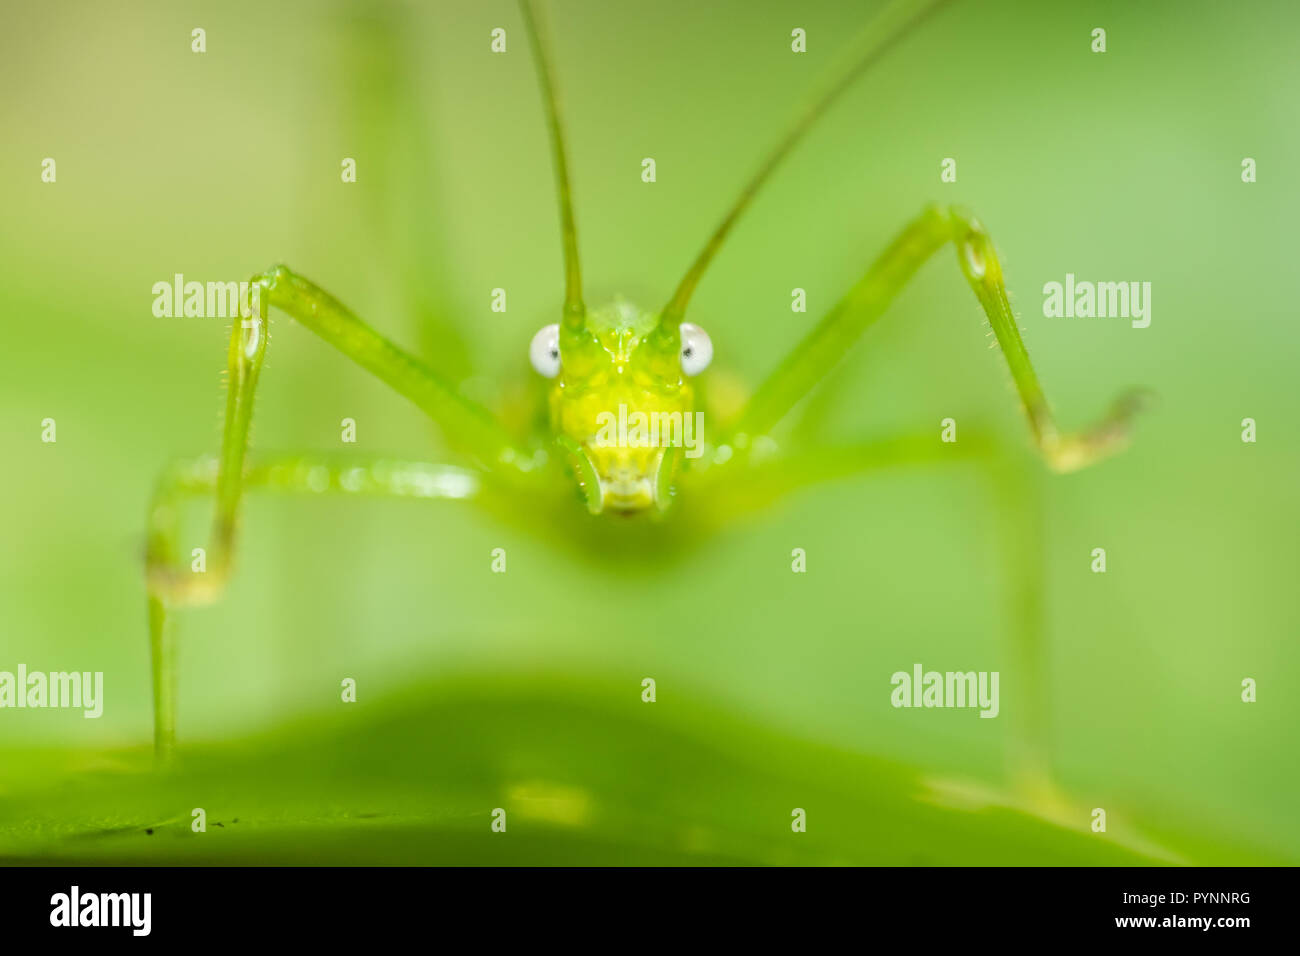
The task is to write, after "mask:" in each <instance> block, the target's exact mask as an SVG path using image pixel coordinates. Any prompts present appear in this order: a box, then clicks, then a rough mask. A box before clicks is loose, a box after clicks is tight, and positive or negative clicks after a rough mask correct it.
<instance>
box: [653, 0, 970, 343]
mask: <svg viewBox="0 0 1300 956" xmlns="http://www.w3.org/2000/svg"><path fill="white" fill-rule="evenodd" d="M947 2H948V0H919V2H918V0H895V2H894V3H892V4H891V5H890V6H889V8H888V9H886V10H885V12H884V13H882V14H880V15H879V16H878V17H876V18H875V19H874V20H872V21H871V23H870V24H868V26H867V28H866V29H865V30H864V31H863V33H862V35H861V36H860V37H859V39H858V40H857V41H856V42H855V43H853V44H852V45H851V47H850V49H851V53H850V54H849V59H848V61H847V62H846V63H845V64H844V65H842V66H840V67H839V68H838V69H836V70H833V71H832V72H831V73H830V74H829V76H830V78H829V81H827V82H825V84H824V88H823V90H822V92H821V93H819V94H817V95H815V96H813V97H812V99H811V100H809V103H808V105H807V106H805V107H804V109H803V111H802V112H801V113H800V114H799V115H798V116H797V117H796V118H795V120H794V122H793V123H792V124H791V125H790V127H789V128H788V129H787V130H786V132H785V135H784V136H782V137H781V139H780V140H779V141H778V142H777V144H776V146H775V147H774V148H773V150H772V151H771V152H770V153H768V155H767V158H766V159H765V160H764V161H763V163H762V165H760V166H759V167H758V171H757V172H756V173H754V176H753V178H752V179H750V180H749V182H748V183H746V184H745V187H744V188H743V189H742V190H741V191H740V195H739V196H738V197H737V198H736V201H735V203H733V204H732V206H731V208H730V209H729V210H728V211H727V214H726V215H725V216H723V217H722V222H721V223H719V224H718V228H717V229H715V230H714V232H713V235H712V236H710V237H709V241H708V242H707V243H705V245H704V248H703V249H702V250H700V254H699V255H698V256H697V257H696V258H695V261H694V262H693V263H691V267H690V269H688V270H687V272H686V275H685V276H684V277H683V278H682V281H681V284H680V285H678V286H677V291H676V292H674V293H673V297H672V298H671V299H669V300H668V304H667V305H666V306H664V310H663V312H662V313H661V314H660V317H659V330H660V332H661V333H674V334H675V333H676V331H677V326H678V325H680V324H681V321H682V318H683V316H685V314H686V305H687V303H688V302H690V299H691V295H692V293H694V292H695V287H696V286H697V285H699V282H700V279H701V277H703V275H704V271H705V270H706V269H707V268H708V267H709V263H710V262H712V261H713V257H714V256H715V255H717V252H718V250H719V249H721V248H722V243H723V241H724V240H725V239H726V238H727V234H728V233H729V232H730V231H731V227H732V226H733V225H735V223H736V220H737V219H739V218H740V215H741V213H743V212H744V211H745V209H746V208H748V206H749V204H750V202H752V201H753V199H754V197H755V196H756V195H757V194H758V191H759V189H760V188H761V187H762V185H763V184H764V183H765V182H766V181H767V179H768V177H769V176H771V175H772V171H773V170H775V169H776V167H777V166H779V165H780V163H781V160H783V159H785V157H786V154H788V153H789V152H790V150H791V149H793V148H794V147H795V145H796V144H797V143H798V142H799V140H800V139H802V138H803V135H804V133H806V132H807V131H808V128H809V127H810V126H812V124H813V123H815V122H816V121H817V119H818V118H819V117H821V115H822V114H823V113H825V112H826V110H827V109H828V108H829V107H830V105H831V104H832V103H834V102H835V100H836V99H837V98H838V97H839V95H840V94H841V93H843V92H844V91H845V90H846V89H848V87H849V86H850V85H851V84H852V83H853V81H854V80H856V79H857V78H858V77H859V76H861V75H862V74H863V73H865V72H866V71H867V70H868V69H869V68H870V67H872V66H873V65H875V63H876V62H877V61H879V60H880V59H881V58H882V57H883V56H884V55H885V54H887V53H888V52H889V51H890V50H891V49H892V48H893V47H894V46H896V45H897V44H898V43H899V42H901V41H902V40H903V39H904V38H905V37H906V36H907V35H908V34H909V33H911V31H912V30H913V29H915V28H916V26H917V25H918V24H920V23H921V21H922V20H924V19H925V18H926V17H927V16H928V15H929V14H930V13H932V12H934V11H935V10H937V9H938V8H939V7H941V6H943V5H944V4H945V3H947Z"/></svg>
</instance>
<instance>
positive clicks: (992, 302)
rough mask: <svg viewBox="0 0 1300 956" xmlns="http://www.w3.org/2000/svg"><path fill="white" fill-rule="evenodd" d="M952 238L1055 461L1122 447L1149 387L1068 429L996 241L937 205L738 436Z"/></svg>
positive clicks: (1095, 456) (760, 426)
mask: <svg viewBox="0 0 1300 956" xmlns="http://www.w3.org/2000/svg"><path fill="white" fill-rule="evenodd" d="M948 242H952V243H954V244H955V246H956V248H957V259H958V262H959V263H960V265H961V269H962V272H963V274H964V275H965V276H966V280H967V282H969V283H970V286H971V289H972V290H973V291H974V293H975V296H976V298H977V299H978V300H979V302H980V305H981V306H982V307H983V309H984V314H985V315H986V316H987V317H988V320H989V323H990V324H991V325H992V327H993V334H994V335H995V336H996V338H997V341H998V344H999V345H1000V346H1001V348H1002V353H1003V356H1004V358H1005V359H1006V362H1007V366H1008V368H1009V369H1010V371H1011V377H1012V379H1013V381H1014V382H1015V386H1016V390H1017V392H1018V393H1019V396H1020V401H1021V404H1022V406H1023V408H1024V410H1025V415H1026V417H1027V419H1028V421H1029V428H1030V432H1031V433H1032V435H1033V438H1034V442H1035V444H1036V445H1037V447H1038V449H1039V451H1040V452H1041V453H1042V455H1043V457H1044V458H1045V459H1046V461H1047V463H1048V465H1049V466H1050V467H1051V468H1052V469H1053V470H1055V471H1061V472H1065V471H1074V470H1076V469H1078V468H1082V467H1084V466H1086V465H1089V464H1091V463H1093V462H1095V461H1099V460H1101V459H1103V458H1105V457H1107V456H1108V455H1110V454H1113V453H1114V452H1116V451H1118V450H1119V449H1120V448H1122V447H1123V446H1124V445H1125V444H1126V442H1127V440H1128V437H1129V431H1130V423H1131V419H1132V417H1133V415H1134V414H1135V413H1136V412H1137V411H1138V410H1139V409H1140V408H1141V406H1142V404H1143V401H1142V400H1143V395H1142V393H1141V392H1136V391H1130V392H1127V393H1125V394H1123V395H1121V396H1120V398H1119V399H1118V400H1116V402H1115V403H1114V405H1113V406H1112V408H1111V410H1110V412H1109V413H1108V414H1107V415H1106V416H1105V417H1104V418H1103V419H1102V420H1101V421H1100V422H1099V423H1098V424H1096V425H1094V426H1092V427H1091V428H1088V429H1086V430H1084V431H1081V432H1070V433H1062V432H1061V431H1060V430H1059V429H1058V427H1057V424H1056V419H1055V418H1054V416H1053V415H1052V412H1051V410H1050V408H1049V406H1048V403H1047V397H1046V395H1045V393H1044V391H1043V387H1042V385H1041V384H1040V383H1039V380H1038V374H1037V373H1036V372H1035V371H1034V368H1033V365H1031V364H1030V361H1029V353H1028V352H1027V351H1026V350H1025V345H1024V342H1023V341H1022V339H1021V338H1020V330H1019V328H1018V327H1017V325H1016V317H1015V314H1014V313H1013V312H1012V309H1011V303H1010V302H1009V301H1008V299H1007V289H1006V285H1005V284H1004V282H1003V278H1002V266H1001V264H1000V263H999V261H998V257H997V253H996V251H995V250H994V248H993V242H992V240H991V239H990V238H989V235H988V233H987V232H985V231H984V228H983V227H982V226H981V225H980V224H979V223H978V222H977V221H976V220H975V219H974V218H972V217H971V216H969V215H968V214H966V213H965V212H963V211H961V210H958V209H941V208H939V207H933V206H932V207H930V208H928V209H926V211H925V212H924V213H922V214H921V216H920V217H919V218H917V219H916V220H915V221H913V222H912V223H911V224H910V225H909V226H908V227H907V228H906V229H904V230H903V232H902V233H901V234H900V235H899V236H898V237H897V238H896V239H895V240H894V242H893V243H892V244H891V245H890V246H889V248H888V249H886V250H885V252H884V253H883V254H882V255H881V256H880V257H879V258H878V259H877V260H876V262H875V263H874V264H873V265H872V267H871V268H870V269H869V270H868V271H867V274H866V275H865V276H864V277H863V278H862V280H861V281H860V282H858V284H857V285H856V286H854V287H853V288H852V289H851V290H850V291H849V293H848V294H847V295H846V296H845V297H844V298H843V299H841V300H840V302H839V303H838V304H837V305H835V306H834V307H833V308H832V309H831V311H830V312H829V313H827V315H826V317H825V318H823V319H822V321H821V323H820V324H818V326H817V327H816V328H815V329H813V330H812V331H811V332H810V333H809V334H808V335H807V336H806V337H805V338H804V340H803V341H802V342H800V343H799V345H798V346H796V347H795V349H794V351H793V352H791V353H790V355H789V356H787V357H786V359H785V361H784V362H782V364H781V365H780V366H778V368H777V369H776V371H774V372H773V373H772V374H771V375H770V376H769V377H768V379H767V381H765V382H764V383H763V384H762V385H761V386H760V387H759V389H758V391H757V392H755V394H754V396H753V397H752V398H751V399H750V402H749V404H748V405H747V406H746V408H745V410H744V411H743V412H742V413H741V415H740V418H739V419H738V420H737V422H736V423H735V425H734V426H733V427H732V428H731V430H730V438H731V440H732V441H737V442H739V443H740V444H742V445H743V444H744V443H745V440H746V439H752V438H753V437H755V436H759V435H763V434H766V433H767V431H768V430H769V429H770V428H771V427H772V426H773V425H775V424H776V423H777V422H778V421H780V420H781V419H782V418H783V417H784V416H785V415H786V414H787V413H788V412H789V411H790V409H791V407H792V406H793V405H794V404H795V403H796V402H798V401H799V399H801V398H802V397H803V396H804V395H805V394H807V393H808V391H809V390H811V389H812V387H813V386H814V385H816V384H817V382H818V381H819V380H820V379H821V377H822V376H824V375H825V373H826V372H827V371H828V370H829V369H830V368H831V367H832V366H833V365H834V364H835V363H836V362H838V361H839V360H840V359H841V358H842V357H843V355H844V353H845V352H846V351H847V350H848V349H849V347H850V346H851V345H853V343H854V342H856V341H857V340H858V338H859V337H860V336H861V335H862V333H863V331H865V330H866V329H867V327H868V326H870V325H871V324H872V323H873V322H875V321H876V320H877V319H878V318H880V316H881V315H882V314H883V313H884V311H885V309H886V308H888V306H889V303H890V302H891V301H892V300H893V298H894V296H895V295H897V294H898V292H899V290H900V289H902V287H903V286H904V285H905V284H906V283H907V281H908V280H909V279H911V278H912V276H913V275H914V274H915V273H916V270H917V269H918V268H920V266H921V264H922V263H924V262H925V261H926V260H927V259H929V258H930V256H931V255H933V254H934V253H935V252H936V251H937V250H938V249H939V248H940V247H942V246H943V245H945V244H946V243H948Z"/></svg>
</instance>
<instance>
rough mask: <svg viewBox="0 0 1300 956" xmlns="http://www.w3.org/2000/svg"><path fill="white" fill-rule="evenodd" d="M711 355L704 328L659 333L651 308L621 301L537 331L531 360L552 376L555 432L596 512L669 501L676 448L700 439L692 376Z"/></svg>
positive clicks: (690, 447)
mask: <svg viewBox="0 0 1300 956" xmlns="http://www.w3.org/2000/svg"><path fill="white" fill-rule="evenodd" d="M712 356H713V345H712V343H711V342H710V341H709V337H708V335H707V334H706V333H705V332H704V330H703V329H701V328H699V327H698V326H694V325H691V324H689V323H682V324H681V325H680V326H679V327H678V328H677V329H675V330H673V331H672V332H671V333H667V334H665V333H664V330H663V328H662V327H661V325H660V323H659V320H658V317H657V316H655V315H653V314H651V313H648V312H643V311H642V310H640V309H638V308H637V307H636V306H634V305H632V304H630V303H628V302H624V301H618V302H615V303H613V304H611V305H609V306H606V307H604V308H601V309H596V310H593V311H590V312H588V313H587V314H586V317H585V320H584V321H583V322H582V323H581V324H577V323H559V324H556V325H548V326H545V327H544V328H543V329H541V331H539V332H538V333H537V335H536V336H534V338H533V342H532V346H531V347H530V349H529V357H530V358H531V360H532V363H533V367H534V368H535V369H536V370H537V371H538V373H539V374H541V375H543V376H545V377H547V378H549V379H552V385H551V387H550V390H549V408H550V423H551V429H552V433H553V434H554V436H555V440H556V442H557V443H558V444H559V445H560V446H561V448H563V449H564V451H565V452H566V453H567V455H568V458H569V462H570V464H571V465H572V467H573V471H574V473H575V474H576V476H577V478H578V482H579V484H580V485H581V487H582V491H583V493H584V494H585V496H586V499H587V507H588V509H589V510H590V511H591V512H592V513H593V514H596V513H600V512H602V511H609V512H613V513H617V514H632V513H635V512H639V511H644V510H646V509H648V508H651V507H652V506H653V507H658V508H661V509H662V508H665V507H667V505H668V501H669V495H670V486H671V482H672V478H673V474H674V472H675V471H676V467H677V463H678V461H679V459H680V457H681V454H682V452H683V450H685V452H686V454H688V455H689V454H690V453H691V451H692V450H693V449H695V448H698V444H699V441H700V439H701V436H700V435H699V428H698V424H699V422H698V416H696V415H695V414H694V412H695V390H694V387H693V386H692V382H691V378H692V377H693V376H694V375H698V374H699V373H700V372H703V371H704V369H705V368H706V367H707V366H708V364H709V361H710V359H711V358H712Z"/></svg>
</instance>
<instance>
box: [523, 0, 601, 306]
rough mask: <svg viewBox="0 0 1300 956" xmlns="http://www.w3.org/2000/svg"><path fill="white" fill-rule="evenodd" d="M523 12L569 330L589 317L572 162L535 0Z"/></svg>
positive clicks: (525, 1) (524, 5) (527, 0)
mask: <svg viewBox="0 0 1300 956" xmlns="http://www.w3.org/2000/svg"><path fill="white" fill-rule="evenodd" d="M519 11H520V13H522V14H523V17H524V27H525V29H526V30H527V31H528V42H529V43H530V44H531V45H532V48H533V60H534V61H535V62H536V64H537V80H538V83H539V84H540V85H541V88H542V101H543V103H544V104H545V106H546V121H547V125H548V126H549V127H550V131H551V148H552V151H553V153H554V159H555V190H556V194H557V196H558V198H559V201H560V239H561V241H562V242H563V244H564V324H565V326H566V327H567V328H569V329H574V330H576V329H580V328H582V326H583V323H584V322H585V321H586V318H587V307H586V305H584V304H583V301H582V266H581V265H580V264H579V262H578V227H577V226H576V225H575V224H574V220H573V191H572V189H571V188H570V186H569V162H568V159H567V158H566V156H565V150H564V128H563V127H562V126H561V124H560V103H559V97H558V96H557V95H556V92H555V82H554V80H553V78H552V76H551V64H550V59H549V57H548V55H547V50H546V43H545V42H543V40H542V35H541V33H542V31H541V29H539V27H538V18H537V16H536V13H535V11H534V10H533V4H532V0H519Z"/></svg>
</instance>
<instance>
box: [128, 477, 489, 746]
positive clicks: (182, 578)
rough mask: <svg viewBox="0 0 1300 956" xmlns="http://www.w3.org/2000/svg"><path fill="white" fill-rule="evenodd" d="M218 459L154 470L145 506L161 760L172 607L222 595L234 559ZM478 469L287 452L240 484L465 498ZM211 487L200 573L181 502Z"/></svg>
mask: <svg viewBox="0 0 1300 956" xmlns="http://www.w3.org/2000/svg"><path fill="white" fill-rule="evenodd" d="M221 467H222V460H221V459H219V458H217V457H215V456H207V457H203V458H198V459H193V460H189V461H182V462H176V463H174V464H172V465H171V466H169V467H168V468H167V469H166V470H164V472H163V473H162V475H161V476H160V478H159V480H158V483H157V486H156V488H155V490H154V495H153V499H152V501H151V502H150V507H149V520H148V528H149V530H148V549H147V556H146V580H147V585H148V595H149V639H150V656H151V659H152V663H153V693H154V746H155V749H156V752H157V754H158V756H159V758H160V759H162V760H166V759H167V758H168V757H169V756H170V755H171V752H172V749H173V747H174V745H175V738H176V642H175V621H174V614H172V613H171V612H172V611H174V610H175V609H176V608H180V607H193V606H196V605H202V604H207V603H211V602H212V601H214V600H216V599H217V598H218V597H220V595H221V592H222V591H223V590H224V589H225V587H226V584H227V582H228V581H229V579H230V574H231V570H232V567H233V563H234V555H233V551H234V545H235V540H234V538H235V527H236V522H235V518H236V516H235V515H234V514H231V513H223V508H224V507H225V505H223V503H222V498H221V494H220V489H221V484H222V479H223V474H222V470H221ZM479 476H480V473H479V472H477V471H475V470H473V469H468V468H458V467H455V466H452V465H436V464H430V463H427V462H417V461H402V460H394V459H365V458H355V457H350V456H349V457H344V456H334V457H329V456H286V457H281V458H275V459H272V460H269V461H266V462H257V463H251V464H249V465H248V466H247V468H245V469H244V472H243V477H242V480H241V481H240V486H241V489H242V488H256V489H265V490H270V491H281V492H290V493H301V494H310V495H322V494H330V493H333V494H345V495H358V496H371V497H376V496H377V497H390V498H456V499H464V498H471V497H473V496H474V495H476V494H477V492H478V490H479ZM213 493H217V516H216V518H215V519H214V522H213V536H212V539H211V541H210V542H209V550H208V552H207V554H206V555H205V567H204V569H203V570H202V572H201V573H200V572H198V571H196V570H194V569H193V568H192V567H191V568H187V567H184V566H183V565H182V564H181V563H180V554H179V546H178V541H177V536H178V533H179V532H178V528H179V522H180V514H181V508H182V507H183V505H184V504H185V502H186V501H187V500H188V499H192V498H196V497H206V496H208V495H212V494H213Z"/></svg>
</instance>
